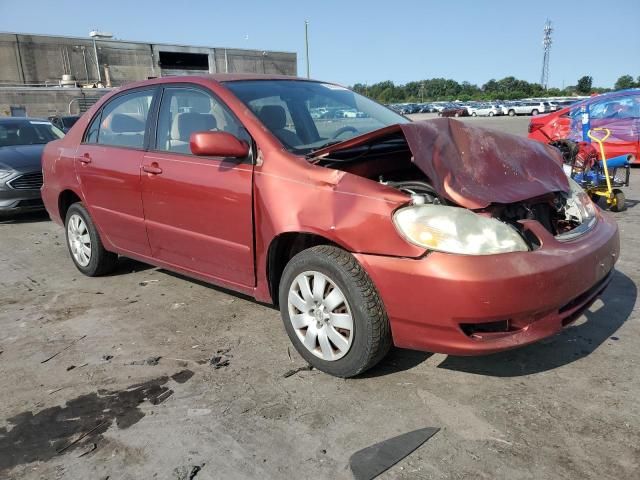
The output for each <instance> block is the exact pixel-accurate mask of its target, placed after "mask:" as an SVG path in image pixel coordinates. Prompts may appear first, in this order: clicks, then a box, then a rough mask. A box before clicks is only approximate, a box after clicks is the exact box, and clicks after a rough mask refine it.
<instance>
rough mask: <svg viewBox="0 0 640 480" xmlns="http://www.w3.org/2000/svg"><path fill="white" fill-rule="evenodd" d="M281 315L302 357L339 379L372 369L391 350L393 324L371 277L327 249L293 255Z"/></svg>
mask: <svg viewBox="0 0 640 480" xmlns="http://www.w3.org/2000/svg"><path fill="white" fill-rule="evenodd" d="M279 300H280V312H281V314H282V320H283V322H284V327H285V330H286V331H287V334H288V335H289V338H290V339H291V342H292V343H293V345H294V347H295V348H296V350H297V351H298V353H300V355H301V356H302V357H303V358H304V359H305V360H306V361H307V362H308V363H309V364H311V365H312V366H313V367H315V368H317V369H318V370H321V371H323V372H325V373H328V374H330V375H334V376H336V377H344V378H347V377H353V376H355V375H358V374H360V373H362V372H364V371H365V370H368V369H369V368H371V367H373V366H374V365H375V364H376V363H378V362H379V361H380V360H381V359H382V358H383V357H384V356H385V355H386V354H387V352H388V351H389V348H390V347H391V330H390V327H389V319H388V318H387V314H386V312H385V309H384V305H383V304H382V301H381V300H380V297H379V296H378V292H377V290H376V288H375V286H374V285H373V282H372V281H371V279H370V278H369V276H368V275H367V272H365V271H364V269H363V268H362V267H361V266H360V264H359V263H358V261H357V260H356V259H355V258H354V257H353V255H351V254H350V253H348V252H346V251H344V250H342V249H340V248H337V247H333V246H329V245H319V246H316V247H312V248H309V249H307V250H303V251H302V252H300V253H298V254H297V255H296V256H294V257H293V258H292V259H291V260H290V261H289V263H288V264H287V266H286V267H285V270H284V272H283V274H282V279H281V281H280V292H279Z"/></svg>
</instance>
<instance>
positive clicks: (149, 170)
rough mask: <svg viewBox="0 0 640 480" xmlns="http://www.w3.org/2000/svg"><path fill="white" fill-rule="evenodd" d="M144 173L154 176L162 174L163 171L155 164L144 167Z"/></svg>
mask: <svg viewBox="0 0 640 480" xmlns="http://www.w3.org/2000/svg"><path fill="white" fill-rule="evenodd" d="M142 171H143V172H147V173H150V174H152V175H159V174H161V173H162V169H161V168H160V166H159V165H158V164H157V163H156V162H153V163H152V164H151V165H143V166H142Z"/></svg>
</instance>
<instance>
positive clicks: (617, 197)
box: [611, 189, 627, 212]
mask: <svg viewBox="0 0 640 480" xmlns="http://www.w3.org/2000/svg"><path fill="white" fill-rule="evenodd" d="M625 202H626V198H625V195H624V192H623V191H622V190H618V189H616V190H614V191H613V203H612V204H611V211H612V212H624V211H625V210H626V208H627V206H626V205H625Z"/></svg>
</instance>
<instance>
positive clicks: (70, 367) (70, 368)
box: [67, 365, 76, 372]
mask: <svg viewBox="0 0 640 480" xmlns="http://www.w3.org/2000/svg"><path fill="white" fill-rule="evenodd" d="M74 368H76V366H75V365H69V366H68V367H67V372H68V371H69V370H73V369H74Z"/></svg>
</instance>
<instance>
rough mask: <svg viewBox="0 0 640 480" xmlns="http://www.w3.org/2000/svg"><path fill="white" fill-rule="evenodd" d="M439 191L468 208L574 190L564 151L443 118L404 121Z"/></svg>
mask: <svg viewBox="0 0 640 480" xmlns="http://www.w3.org/2000/svg"><path fill="white" fill-rule="evenodd" d="M400 128H401V129H402V132H403V133H404V136H405V138H406V139H407V143H408V144H409V149H410V150H411V153H412V154H413V162H414V163H415V164H416V166H417V167H418V168H420V170H422V171H423V172H424V173H425V174H426V175H427V176H428V177H429V179H430V181H431V185H432V186H433V187H434V188H435V189H436V191H437V192H438V193H439V194H440V195H442V196H444V197H446V198H448V199H449V200H452V201H453V202H455V203H457V204H459V205H461V206H463V207H466V208H472V209H475V208H484V207H487V206H488V205H490V204H491V203H513V202H518V201H522V200H527V199H530V198H534V197H538V196H540V195H544V194H546V193H549V192H558V191H564V192H568V191H569V182H568V180H567V176H566V175H565V173H564V172H563V170H562V158H561V155H560V152H559V151H558V150H557V149H555V148H554V147H551V146H549V145H545V144H543V143H540V142H535V141H532V140H528V139H526V138H524V137H518V136H516V135H511V134H508V133H502V132H498V131H495V130H489V129H486V128H479V127H473V126H470V125H468V124H466V123H463V122H460V121H458V120H452V119H449V118H438V119H434V120H426V121H422V122H414V123H407V124H402V125H400Z"/></svg>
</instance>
